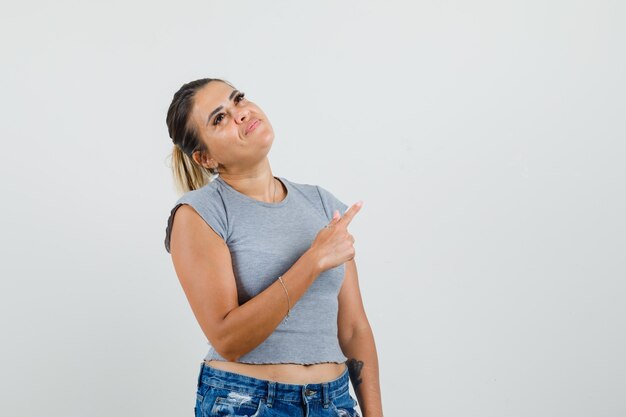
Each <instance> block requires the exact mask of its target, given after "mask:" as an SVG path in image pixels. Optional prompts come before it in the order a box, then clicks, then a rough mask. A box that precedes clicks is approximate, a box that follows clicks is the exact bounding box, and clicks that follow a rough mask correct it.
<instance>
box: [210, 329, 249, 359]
mask: <svg viewBox="0 0 626 417" xmlns="http://www.w3.org/2000/svg"><path fill="white" fill-rule="evenodd" d="M211 345H212V346H213V348H214V349H215V351H216V352H217V353H218V354H219V355H220V356H221V357H222V358H224V359H226V360H227V361H229V362H236V361H237V359H239V358H240V357H241V355H242V352H240V350H239V349H238V348H239V347H240V346H241V343H239V342H237V341H235V340H231V338H229V337H228V333H227V334H221V335H219V337H218V338H217V340H215V343H213V342H211Z"/></svg>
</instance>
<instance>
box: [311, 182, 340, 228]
mask: <svg viewBox="0 0 626 417" xmlns="http://www.w3.org/2000/svg"><path fill="white" fill-rule="evenodd" d="M316 187H317V191H318V192H319V194H320V199H321V200H322V206H323V207H324V212H325V213H326V217H328V221H331V220H332V219H333V213H334V212H335V210H339V214H341V215H342V216H343V214H344V213H345V212H346V210H348V205H347V204H345V203H344V202H343V201H341V200H339V199H338V198H337V197H335V196H334V194H332V193H331V192H330V191H328V190H327V189H325V188H323V187H321V186H319V185H317V186H316Z"/></svg>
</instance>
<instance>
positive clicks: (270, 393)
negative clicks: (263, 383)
mask: <svg viewBox="0 0 626 417" xmlns="http://www.w3.org/2000/svg"><path fill="white" fill-rule="evenodd" d="M274 395H276V382H274V381H269V383H268V384H267V406H268V407H269V408H272V404H273V403H274Z"/></svg>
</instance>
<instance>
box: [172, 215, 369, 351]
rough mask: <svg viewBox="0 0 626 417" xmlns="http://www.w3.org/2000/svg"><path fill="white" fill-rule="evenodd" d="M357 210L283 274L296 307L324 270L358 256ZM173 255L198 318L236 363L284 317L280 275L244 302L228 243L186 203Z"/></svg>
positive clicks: (177, 220)
mask: <svg viewBox="0 0 626 417" xmlns="http://www.w3.org/2000/svg"><path fill="white" fill-rule="evenodd" d="M358 209H359V207H357V206H353V207H352V208H350V210H348V211H347V212H346V213H345V214H344V216H343V217H341V218H339V217H338V214H339V213H338V212H337V213H336V214H335V218H334V219H333V221H332V222H331V224H332V225H333V227H332V228H327V229H322V230H321V231H320V232H319V233H318V235H317V237H316V239H315V241H314V242H313V244H312V245H311V247H310V248H309V250H307V251H306V252H305V253H304V254H303V255H302V256H301V257H300V258H299V259H298V260H297V261H296V262H295V263H294V264H293V265H292V266H291V268H290V269H289V270H287V271H286V272H285V273H284V274H283V275H282V279H283V282H284V284H285V286H286V287H287V291H288V292H289V301H290V302H291V307H292V308H293V306H294V305H295V304H296V302H297V301H298V300H299V299H300V297H302V295H303V294H304V293H305V292H306V290H307V289H308V288H309V286H310V285H311V284H312V283H313V282H314V281H315V279H316V278H317V277H318V276H319V274H321V273H322V272H323V271H325V270H327V269H329V268H332V267H334V266H336V265H339V264H341V263H343V262H345V261H346V260H348V259H351V258H352V257H353V256H354V248H353V246H352V244H353V242H354V239H353V238H352V236H351V235H350V234H349V233H348V232H347V229H346V228H347V225H348V223H349V222H350V220H351V219H352V218H353V217H354V215H355V214H356V212H357V211H358ZM170 253H171V255H172V261H173V263H174V269H175V271H176V274H177V276H178V278H179V280H180V283H181V285H182V287H183V291H184V292H185V295H186V297H187V300H188V301H189V304H190V305H191V309H192V311H193V313H194V315H195V317H196V320H197V321H198V323H199V324H200V327H201V328H202V331H203V332H204V334H205V336H206V337H207V339H208V340H209V342H210V343H211V345H212V346H213V347H214V348H215V350H216V351H217V352H218V353H219V354H220V355H221V356H222V357H224V358H225V359H227V360H229V361H236V360H237V359H238V358H239V357H241V356H242V355H244V354H246V353H248V352H250V351H251V350H253V349H254V348H256V347H257V346H258V345H260V344H261V343H262V342H263V341H264V340H265V339H267V338H268V337H269V336H270V334H272V332H273V331H274V330H275V329H276V327H278V325H279V324H280V322H281V321H282V320H283V319H284V318H285V315H286V314H287V296H286V294H285V290H284V288H283V286H282V284H281V283H280V281H279V280H278V279H276V281H275V282H274V283H272V284H271V285H270V286H268V287H267V288H266V289H265V290H263V291H262V292H260V293H259V294H257V295H256V296H254V297H252V298H251V299H250V300H248V301H247V302H246V303H244V304H243V305H241V306H240V305H239V302H238V298H237V285H236V281H235V275H234V272H233V268H232V261H231V256H230V251H229V249H228V246H227V245H226V243H225V242H224V240H223V239H222V238H221V237H220V236H219V235H218V234H217V233H215V231H214V230H213V229H212V228H211V227H209V226H208V225H207V223H206V222H205V221H204V220H203V219H202V218H201V217H200V216H199V215H198V213H196V211H195V210H194V209H193V208H192V207H191V206H189V205H187V204H183V205H181V206H180V207H179V208H178V210H177V211H176V216H175V217H174V222H173V223H172V230H171V238H170ZM276 278H278V277H276Z"/></svg>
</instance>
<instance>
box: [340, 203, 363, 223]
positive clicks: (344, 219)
mask: <svg viewBox="0 0 626 417" xmlns="http://www.w3.org/2000/svg"><path fill="white" fill-rule="evenodd" d="M361 207H363V200H359V201H357V202H356V203H354V204H353V205H352V206H351V207H350V208H349V209H348V210H346V212H345V213H344V214H343V216H341V218H340V219H339V220H338V221H337V223H338V224H341V225H343V226H345V227H347V226H348V225H349V224H350V222H351V221H352V219H354V216H356V214H357V213H358V212H359V210H361Z"/></svg>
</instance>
